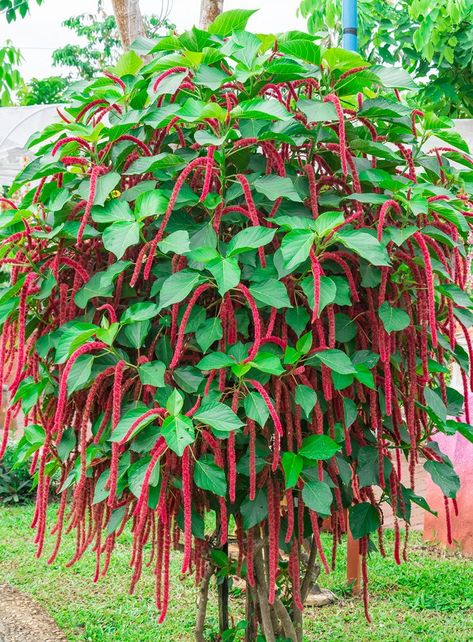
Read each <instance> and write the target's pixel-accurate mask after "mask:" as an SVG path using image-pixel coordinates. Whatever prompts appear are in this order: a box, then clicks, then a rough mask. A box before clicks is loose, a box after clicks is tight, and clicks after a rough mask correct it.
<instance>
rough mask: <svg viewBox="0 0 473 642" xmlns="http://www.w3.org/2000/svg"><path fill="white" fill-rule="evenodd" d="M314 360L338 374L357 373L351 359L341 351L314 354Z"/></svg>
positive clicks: (323, 351) (329, 350)
mask: <svg viewBox="0 0 473 642" xmlns="http://www.w3.org/2000/svg"><path fill="white" fill-rule="evenodd" d="M314 358H315V359H317V360H318V361H320V362H322V363H323V364H324V365H326V366H327V367H328V368H330V370H333V371H334V372H338V374H342V375H347V374H354V373H355V372H356V369H355V367H354V366H353V363H352V362H351V360H350V357H349V356H348V355H347V354H345V353H344V352H342V351H341V350H335V349H333V350H331V349H328V350H321V351H320V352H316V353H315V354H314Z"/></svg>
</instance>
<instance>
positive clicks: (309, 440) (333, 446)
mask: <svg viewBox="0 0 473 642" xmlns="http://www.w3.org/2000/svg"><path fill="white" fill-rule="evenodd" d="M339 450H341V446H340V445H339V444H337V442H336V441H334V440H333V439H332V438H331V437H329V436H328V435H310V436H309V437H305V439H303V441H302V446H301V448H300V449H299V454H300V455H302V456H303V457H307V459H316V460H325V459H330V458H331V457H333V456H334V455H335V453H337V452H338V451H339Z"/></svg>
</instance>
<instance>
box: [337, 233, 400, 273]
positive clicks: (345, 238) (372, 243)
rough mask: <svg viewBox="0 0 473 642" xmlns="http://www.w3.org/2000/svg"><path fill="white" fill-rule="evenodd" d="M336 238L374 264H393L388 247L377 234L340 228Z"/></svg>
mask: <svg viewBox="0 0 473 642" xmlns="http://www.w3.org/2000/svg"><path fill="white" fill-rule="evenodd" d="M333 238H334V240H337V241H340V242H341V243H343V245H345V246H346V247H347V248H348V249H350V250H352V251H353V252H355V253H356V254H359V255H360V256H361V257H363V258H364V259H366V260H367V261H368V262H369V263H371V264H372V265H385V266H389V265H391V262H390V260H389V256H388V253H387V251H386V248H384V247H383V246H382V245H381V243H380V242H379V241H378V240H377V239H376V237H375V236H372V235H371V234H368V233H367V232H361V231H359V230H339V231H338V232H336V233H335V235H334V237H333Z"/></svg>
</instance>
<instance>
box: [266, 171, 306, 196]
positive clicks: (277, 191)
mask: <svg viewBox="0 0 473 642" xmlns="http://www.w3.org/2000/svg"><path fill="white" fill-rule="evenodd" d="M255 190H256V191H257V192H259V193H260V194H264V196H266V198H268V199H269V200H270V201H275V200H276V199H278V198H287V199H289V200H290V201H295V202H297V203H300V202H301V201H302V198H301V197H300V196H299V194H298V193H297V191H296V188H295V187H294V183H293V182H292V180H291V179H290V178H287V177H283V176H276V175H275V174H270V175H269V176H262V177H261V178H258V179H257V180H256V181H255Z"/></svg>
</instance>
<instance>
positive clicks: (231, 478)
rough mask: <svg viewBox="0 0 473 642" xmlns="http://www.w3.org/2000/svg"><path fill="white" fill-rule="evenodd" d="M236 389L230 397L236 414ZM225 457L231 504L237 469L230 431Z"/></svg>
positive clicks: (234, 492) (234, 493) (233, 441)
mask: <svg viewBox="0 0 473 642" xmlns="http://www.w3.org/2000/svg"><path fill="white" fill-rule="evenodd" d="M238 394H239V393H238V390H235V392H234V394H233V399H232V411H233V412H234V413H235V414H236V412H237V409H238ZM227 444H228V445H227V459H228V497H229V499H230V502H231V503H232V504H234V503H235V499H236V481H237V469H236V452H235V432H231V433H230V434H229V435H228V442H227Z"/></svg>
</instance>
